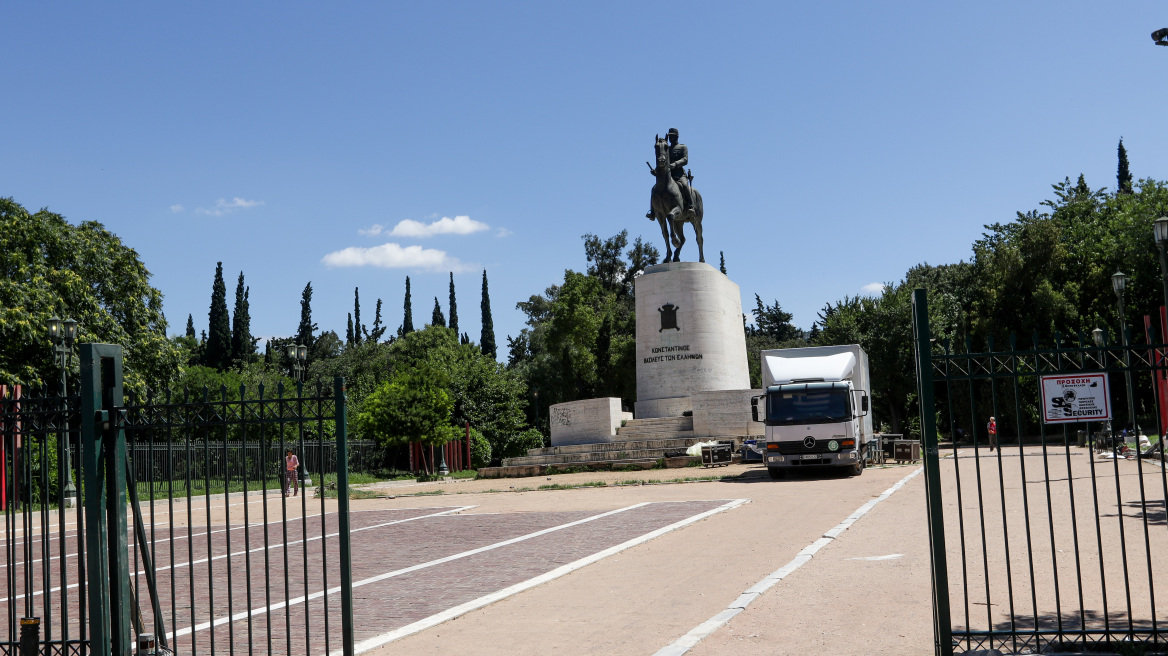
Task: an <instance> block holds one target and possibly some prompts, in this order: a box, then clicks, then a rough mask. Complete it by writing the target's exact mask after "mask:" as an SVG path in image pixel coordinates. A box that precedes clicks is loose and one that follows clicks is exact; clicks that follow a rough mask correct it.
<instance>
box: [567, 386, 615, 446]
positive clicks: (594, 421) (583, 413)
mask: <svg viewBox="0 0 1168 656" xmlns="http://www.w3.org/2000/svg"><path fill="white" fill-rule="evenodd" d="M632 418H633V413H631V412H622V411H621V400H620V399H618V398H612V397H606V398H600V399H587V400H584V401H569V402H568V403H557V404H555V405H553V406H552V407H551V408H549V409H548V420H549V423H550V424H551V431H552V446H567V445H570V444H600V443H605V442H615V441H617V440H616V431H617V429H618V428H620V427H621V422H622V421H624V420H628V419H632Z"/></svg>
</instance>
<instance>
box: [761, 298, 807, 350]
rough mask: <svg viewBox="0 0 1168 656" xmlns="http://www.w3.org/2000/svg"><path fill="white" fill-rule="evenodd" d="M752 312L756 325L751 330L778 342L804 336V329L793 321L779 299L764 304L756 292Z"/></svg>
mask: <svg viewBox="0 0 1168 656" xmlns="http://www.w3.org/2000/svg"><path fill="white" fill-rule="evenodd" d="M751 314H753V315H754V327H753V328H752V329H751V330H750V331H749V332H752V333H755V334H760V335H766V336H767V337H770V338H771V339H773V340H775V341H778V342H785V341H788V340H792V339H802V338H803V337H804V335H803V330H802V329H800V328H796V327H795V326H794V325H793V324H792V323H791V318H792V315H791V313H790V312H784V311H783V308H782V307H780V306H779V302H778V301H777V300H776V301H775V302H774V303H773V304H771V305H763V303H762V299H761V298H759V295H758V294H755V295H754V309H753V310H751Z"/></svg>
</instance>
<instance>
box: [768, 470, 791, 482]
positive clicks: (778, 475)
mask: <svg viewBox="0 0 1168 656" xmlns="http://www.w3.org/2000/svg"><path fill="white" fill-rule="evenodd" d="M767 473H768V474H770V475H771V478H772V479H773V480H776V481H781V480H783V478H785V477H786V475H787V472H785V471H783V470H782V469H781V468H779V467H767Z"/></svg>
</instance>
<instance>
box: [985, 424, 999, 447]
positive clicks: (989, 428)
mask: <svg viewBox="0 0 1168 656" xmlns="http://www.w3.org/2000/svg"><path fill="white" fill-rule="evenodd" d="M986 432H988V433H989V434H990V451H993V450H994V448H995V447H997V446H998V422H997V420H996V419H994V418H993V417H990V423H988V424H986Z"/></svg>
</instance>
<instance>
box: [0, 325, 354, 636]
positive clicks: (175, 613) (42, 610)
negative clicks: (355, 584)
mask: <svg viewBox="0 0 1168 656" xmlns="http://www.w3.org/2000/svg"><path fill="white" fill-rule="evenodd" d="M81 350H82V376H81V381H80V382H81V384H80V395H79V396H76V397H68V398H59V397H46V396H39V395H35V394H28V393H25V392H22V391H18V390H15V389H0V450H2V454H0V455H2V463H3V466H2V467H0V489H2V490H3V492H2V496H0V503H2V505H3V508H4V518H5V524H4V546H5V556H6V558H5V566H4V568H3V576H4V590H5V594H6V597H5V599H4V600H3V602H2V603H3V609H2V610H3V612H4V617H5V618H6V620H7V625H8V626H7V629H6V630H5V631H4V632H3V634H2V635H0V656H7V655H9V654H15V653H16V651H17V649H18V646H19V644H20V641H21V633H22V632H24V633H25V639H26V640H30V639H31V640H36V641H37V642H39V643H40V645H39V647H38V651H39V653H45V654H63V655H65V656H71V655H73V654H78V655H80V654H87V653H90V652H93V653H98V654H103V653H113V654H127V655H128V654H129V653H130V651H131V649H132V647H133V642H134V640H135V639H136V638H137V637H139V636H142V635H153V636H154V638H155V639H156V640H157V641H158V644H159V646H160V647H163V648H165V649H166V650H169V651H171V652H174V653H180V652H181V653H189V654H199V653H210V654H214V653H217V652H218V653H231V654H235V653H241V654H242V653H246V654H249V655H251V654H255V653H257V652H258V653H268V654H292V653H322V652H324V653H332V652H334V651H341V652H344V653H346V654H351V653H352V649H353V642H352V635H353V633H352V631H353V626H352V590H351V584H352V580H351V579H352V577H351V571H350V568H351V563H350V553H351V550H350V548H349V542H348V541H349V512H348V494H347V492H348V472H349V468H348V463H349V462H350V453H349V451H348V440H347V435H346V433H347V430H346V423H345V397H344V389H343V380H341V379H338V380H337V381H336V384H335V386H334V388H333V389H322V388H319V387H317V388H315V389H312V390H305V389H302V388H299V387H298V388H297V389H296V390H284V389H283V388H277V389H276V390H272V391H269V390H266V389H264V388H263V387H262V386H260V387H257V388H256V389H255V390H254V391H252V390H246V389H240V390H233V391H232V393H231V394H229V393H228V392H227V391H226V390H219V393H218V394H214V395H213V394H211V393H210V392H209V391H203V393H201V394H199V395H190V394H187V395H184V396H183V398H179V399H175V398H164V399H162V400H159V399H155V398H144V399H132V398H124V397H123V395H122V393H121V370H120V369H121V353H120V349H119V348H118V347H111V346H105V345H90V344H85V345H82V347H81ZM322 436H323V437H324V438H325V439H321V437H322ZM329 438H331V439H329ZM66 445H68V446H70V447H72V448H71V449H70V450H71V451H72V452H73V454H74V458H73V459H72V461H71V462H68V461H67V459H66V458H65V454H66V453H67V451H66V449H65V447H66ZM366 446H367V445H359V448H358V449H357V450H356V451H355V453H356V459H358V460H360V459H362V456H363V455H364V454H363V452H364V451H365V447H366ZM369 446H371V445H369ZM287 450H292V452H293V453H294V454H296V455H297V456H298V459H299V460H300V463H301V464H302V465H303V467H304V468H305V469H306V470H307V472H308V474H309V476H310V477H311V478H312V480H313V486H312V489H311V490H309V489H299V487H300V486H299V483H300V481H299V480H298V477H296V476H294V475H293V476H288V475H287V474H286V472H287V471H288V468H287V466H286V461H285V458H284V454H285V452H286V451H287ZM76 456H80V457H76ZM70 469H72V472H71V473H70V471H69V470H70ZM69 481H73V482H74V485H75V486H76V487H77V488H78V490H79V491H80V505H79V506H78V507H77V508H75V509H74V508H69V507H68V506H69V505H70V504H68V503H66V501H67V499H66V497H65V494H66V490H67V484H68V482H69ZM286 488H287V489H286ZM285 490H286V492H285ZM293 490H296V492H297V494H296V496H286V494H287V493H288V492H292V491H293ZM282 492H285V493H282ZM34 618H35V621H34Z"/></svg>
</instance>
